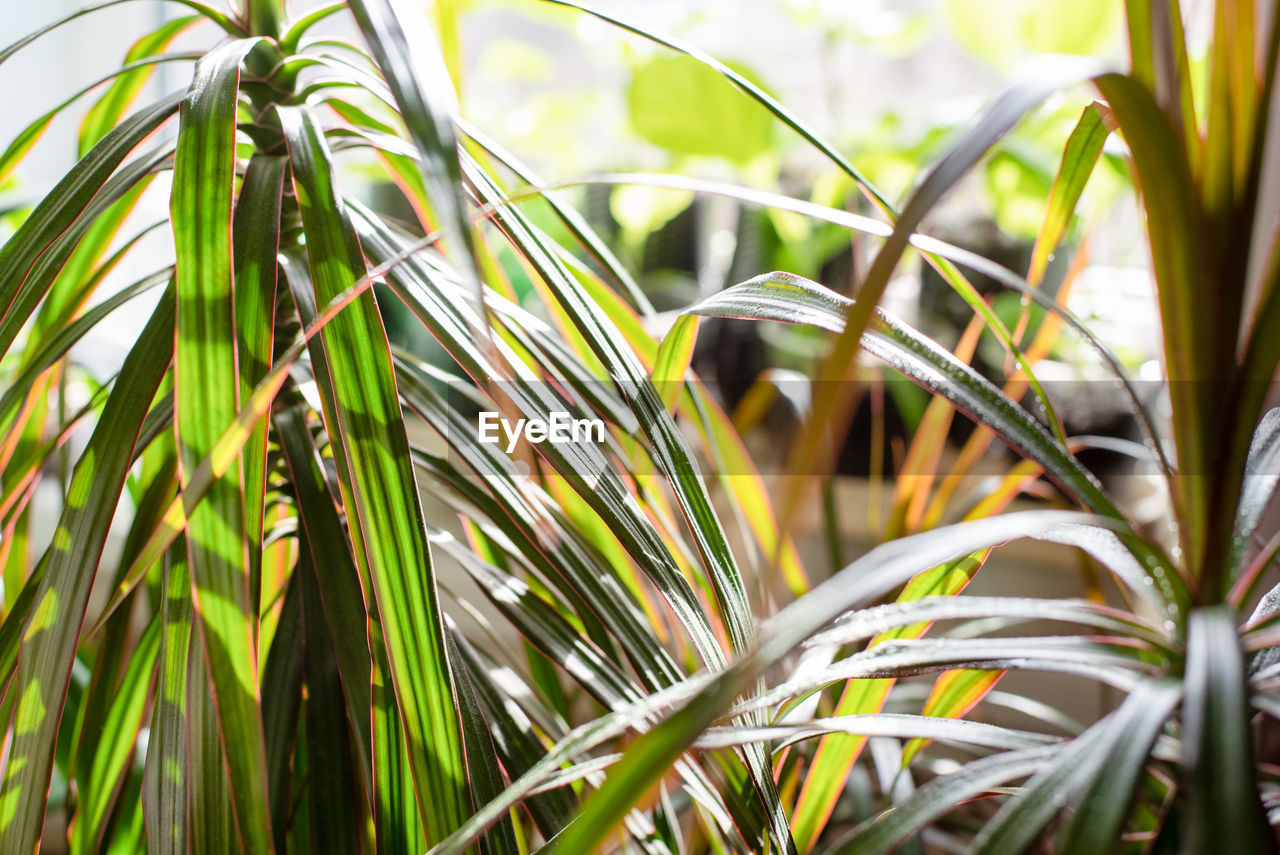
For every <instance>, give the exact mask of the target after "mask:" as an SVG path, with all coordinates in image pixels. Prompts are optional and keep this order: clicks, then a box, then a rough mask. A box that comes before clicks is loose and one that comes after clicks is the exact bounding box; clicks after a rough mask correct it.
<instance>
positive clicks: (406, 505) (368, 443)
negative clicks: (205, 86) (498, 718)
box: [279, 108, 469, 842]
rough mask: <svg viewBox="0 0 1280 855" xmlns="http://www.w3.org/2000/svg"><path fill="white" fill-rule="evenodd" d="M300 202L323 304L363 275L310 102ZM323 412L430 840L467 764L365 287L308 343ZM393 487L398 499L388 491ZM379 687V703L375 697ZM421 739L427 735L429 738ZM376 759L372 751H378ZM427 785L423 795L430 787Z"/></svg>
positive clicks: (447, 824)
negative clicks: (368, 582) (369, 585)
mask: <svg viewBox="0 0 1280 855" xmlns="http://www.w3.org/2000/svg"><path fill="white" fill-rule="evenodd" d="M279 116H280V121H281V124H282V126H283V128H284V131H285V138H286V141H287V142H288V145H289V160H290V163H291V165H292V171H293V183H294V191H295V194H296V195H297V198H298V205H299V207H300V209H301V212H302V224H303V230H304V232H305V233H306V238H307V258H308V263H309V266H310V272H311V279H312V283H313V287H314V289H315V294H314V301H315V302H316V303H318V304H321V305H323V304H326V303H327V302H328V301H329V300H331V299H332V298H333V297H334V296H336V295H337V294H339V293H340V292H341V291H343V290H344V289H346V288H348V287H350V286H351V285H352V284H353V283H354V282H356V281H357V280H359V279H360V278H361V277H363V276H364V272H365V269H364V258H363V256H362V254H361V251H360V245H359V242H358V240H357V238H356V236H355V232H354V231H353V230H352V229H351V228H350V226H349V225H348V223H347V221H346V215H345V211H344V209H343V205H342V202H341V200H340V199H339V197H338V195H337V193H336V190H335V188H334V186H333V178H334V176H333V168H332V164H331V162H330V159H329V151H328V147H327V145H326V144H325V142H324V139H323V137H322V136H321V135H320V131H319V128H318V126H317V125H316V123H315V120H314V118H313V117H312V116H311V114H310V112H309V111H307V110H306V109H302V108H288V109H283V108H282V109H280V110H279ZM311 352H312V359H313V362H314V363H315V364H316V365H317V366H323V368H322V369H319V370H317V375H320V374H321V373H323V374H324V375H325V376H324V378H323V379H324V380H325V381H327V382H322V383H321V384H320V388H321V394H322V398H323V399H324V409H325V423H326V426H327V427H328V430H329V436H330V439H331V442H332V443H333V449H334V453H335V458H336V460H337V462H338V473H339V483H340V485H341V488H342V499H343V504H344V506H345V507H346V508H347V514H348V519H349V521H350V526H351V536H352V541H353V544H354V546H355V552H356V558H357V561H358V562H359V564H361V565H362V571H361V572H362V575H365V576H367V577H368V578H369V579H370V580H371V581H372V585H373V594H374V598H375V601H376V604H377V609H378V614H379V616H380V623H381V629H382V632H383V633H384V634H385V638H384V641H385V644H386V651H387V661H388V665H389V667H390V669H391V672H390V674H387V675H386V677H388V678H390V679H391V681H392V683H391V685H390V686H384V687H383V690H384V691H386V690H387V689H391V690H393V691H394V695H395V701H396V704H397V706H398V707H399V711H400V720H401V723H402V726H403V728H404V738H405V742H406V749H407V751H408V758H409V769H410V771H411V772H412V777H413V782H414V785H415V788H416V789H417V791H418V793H419V795H420V798H419V810H420V811H421V817H422V823H423V827H424V829H425V831H426V834H427V839H428V841H430V842H435V841H438V840H441V839H443V838H444V837H445V836H447V835H448V834H449V833H450V832H451V831H452V830H454V829H455V828H457V827H458V826H459V825H460V824H461V823H462V821H463V820H464V819H465V817H466V816H467V814H468V813H469V808H468V802H469V798H468V794H467V790H466V763H465V758H464V756H463V746H462V735H461V732H460V725H459V722H458V713H457V708H456V704H455V701H454V690H453V686H452V679H451V675H450V672H449V666H448V659H447V654H446V651H445V641H444V627H443V621H442V618H441V614H440V604H439V596H438V593H437V591H436V588H435V579H434V575H433V573H432V570H431V555H430V550H429V548H428V545H427V542H426V529H425V520H424V519H423V515H422V507H421V505H420V504H419V501H418V494H417V484H416V482H415V480H414V477H413V465H412V462H411V460H410V456H409V441H408V437H407V435H406V433H405V425H404V417H403V415H402V414H401V412H400V402H399V400H398V399H397V396H396V392H395V384H394V379H393V377H392V369H391V355H390V349H389V347H388V345H387V340H386V333H385V332H384V330H383V328H382V323H381V320H380V319H379V317H378V315H377V307H376V304H375V302H374V299H373V295H372V294H371V293H366V294H365V295H363V296H362V297H360V298H358V299H357V300H355V301H354V302H353V303H352V304H351V307H350V308H349V309H348V310H347V311H345V312H343V314H342V315H340V316H338V317H336V318H334V320H333V321H332V322H331V323H330V324H329V325H328V326H326V327H325V328H324V330H323V331H322V332H321V334H320V336H319V338H318V339H315V340H313V342H312V345H311ZM388 493H390V494H392V495H396V496H398V497H401V499H402V501H397V502H387V501H386V500H385V496H386V495H387V494H388ZM376 694H377V693H376V690H375V705H376V704H377V703H378V698H377V697H376ZM428 740H430V745H429V746H428ZM375 762H376V761H375ZM428 794H429V796H428Z"/></svg>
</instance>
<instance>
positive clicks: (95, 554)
mask: <svg viewBox="0 0 1280 855" xmlns="http://www.w3.org/2000/svg"><path fill="white" fill-rule="evenodd" d="M173 305H174V304H173V298H172V294H171V293H166V296H165V298H164V299H162V300H161V301H160V304H159V306H158V307H157V309H156V311H155V313H154V314H153V315H152V317H151V320H150V321H149V322H148V324H147V326H146V328H145V329H144V331H143V333H142V335H141V337H140V338H139V340H138V342H137V344H135V346H134V348H133V349H132V350H131V351H130V353H129V357H128V358H127V359H126V360H125V364H124V367H123V368H122V369H121V371H120V377H119V379H117V381H116V384H115V386H114V388H113V389H112V392H111V396H110V397H109V398H108V399H107V404H106V407H105V408H104V409H103V413H102V417H101V419H100V420H99V422H98V426H97V428H95V430H94V432H93V436H92V437H91V438H90V440H89V444H88V446H87V447H86V448H85V452H84V454H83V455H82V456H81V458H80V461H79V463H78V464H77V465H76V468H75V472H74V473H73V474H72V478H71V484H70V487H69V488H68V492H67V497H66V506H65V509H64V511H63V515H62V519H61V520H60V521H59V523H58V530H57V532H56V533H55V535H54V540H53V544H52V546H51V547H50V549H49V551H48V552H46V553H45V556H44V558H43V559H41V566H40V567H39V568H38V569H37V570H36V571H35V572H34V573H33V574H32V578H31V580H30V581H29V582H28V585H27V589H29V590H31V592H32V595H31V599H30V600H29V601H28V603H29V606H28V607H29V608H30V613H29V616H28V618H27V620H26V621H25V622H23V623H22V624H21V627H22V629H21V639H22V645H21V649H20V650H19V651H18V663H17V667H18V671H17V676H16V678H15V679H14V681H13V683H11V684H10V686H9V689H8V692H11V693H15V695H14V696H15V698H16V699H17V700H16V703H17V706H16V711H15V719H14V736H13V743H12V746H11V748H10V753H9V761H8V765H7V767H6V770H5V777H4V783H3V786H2V787H0V849H3V850H4V851H6V852H14V853H30V852H34V851H35V850H36V847H37V846H38V844H39V838H40V829H41V825H42V819H43V816H44V808H45V799H46V798H47V795H48V787H49V779H50V775H51V773H52V768H53V757H52V751H53V746H54V740H55V736H56V734H57V732H58V724H59V720H60V718H61V712H62V707H63V702H64V700H65V697H66V690H67V685H68V681H69V679H70V675H71V666H72V661H73V659H74V657H75V650H76V642H77V640H78V636H79V630H80V625H81V622H82V621H83V619H84V612H85V608H86V607H87V605H88V599H89V592H90V589H91V587H92V585H93V579H94V576H95V572H96V570H97V566H98V562H99V560H100V559H101V556H102V549H103V546H104V544H105V543H106V537H107V530H108V528H109V526H110V524H111V518H112V516H113V513H114V511H115V504H116V503H115V500H114V499H112V498H108V497H118V496H119V495H120V491H121V490H122V489H123V487H124V482H125V478H126V476H127V474H128V470H129V467H130V465H131V464H132V457H133V449H134V445H135V443H136V442H137V440H138V436H139V433H140V431H141V429H142V426H143V420H144V417H145V416H146V414H147V409H148V406H149V405H150V403H151V400H152V399H153V398H154V396H155V394H156V390H157V389H158V388H159V386H160V380H161V378H162V377H163V376H164V374H165V372H166V371H167V370H168V367H169V362H170V360H171V359H172V356H173ZM25 596H26V591H25V590H24V592H23V595H22V597H20V600H21V599H23V598H25ZM16 610H17V606H15V614H16V613H17V611H16ZM7 625H8V621H6V627H7Z"/></svg>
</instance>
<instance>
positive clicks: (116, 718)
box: [71, 618, 163, 855]
mask: <svg viewBox="0 0 1280 855" xmlns="http://www.w3.org/2000/svg"><path fill="white" fill-rule="evenodd" d="M162 632H163V623H162V622H161V620H160V619H158V618H153V619H152V621H151V623H150V624H149V625H148V626H147V629H146V631H145V632H144V633H143V635H142V638H141V639H139V641H138V646H137V647H136V648H135V649H134V651H133V655H132V656H131V657H130V659H129V666H128V668H126V669H125V672H124V677H123V678H122V679H121V681H120V686H119V687H118V689H117V691H116V694H115V701H114V702H113V703H112V704H111V708H110V709H109V710H108V712H107V716H106V719H105V721H104V722H103V731H104V732H105V733H108V734H111V736H110V738H109V739H106V740H103V741H101V742H99V743H98V750H97V751H96V752H95V753H94V755H93V760H92V761H91V763H90V764H89V769H88V774H87V775H84V776H77V782H78V783H79V786H80V810H79V812H78V814H77V817H76V822H75V825H74V826H72V830H71V851H72V853H75V854H76V855H78V853H86V852H92V851H94V849H96V848H97V846H98V845H99V844H100V842H101V839H102V836H103V834H104V832H105V831H106V821H107V820H108V819H109V818H110V810H111V806H112V803H113V802H114V801H115V798H116V795H117V794H118V791H119V787H120V785H121V783H122V780H121V779H122V777H123V775H124V773H125V771H127V768H128V764H129V763H130V762H131V761H132V760H133V752H134V739H135V738H136V737H137V734H138V728H139V727H141V725H142V718H143V714H144V713H145V712H146V708H147V700H148V698H149V697H150V694H151V677H152V673H153V672H154V670H155V664H156V655H157V652H158V651H159V649H160V636H161V634H162Z"/></svg>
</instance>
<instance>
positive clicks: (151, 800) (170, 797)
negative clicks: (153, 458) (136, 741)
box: [142, 542, 191, 855]
mask: <svg viewBox="0 0 1280 855" xmlns="http://www.w3.org/2000/svg"><path fill="white" fill-rule="evenodd" d="M160 616H161V620H162V621H163V634H162V635H161V638H160V652H159V674H158V676H157V678H156V698H155V705H154V707H153V708H152V710H151V731H150V736H149V738H148V740H147V761H146V768H145V770H144V772H143V780H142V800H143V815H144V817H145V819H146V832H147V851H148V852H153V853H155V855H185V853H186V852H187V851H188V850H187V783H186V774H187V661H188V657H189V655H190V653H189V650H190V646H191V580H190V578H189V577H188V575H187V549H186V544H185V543H182V542H179V543H178V544H175V546H174V547H173V548H172V549H171V550H169V552H168V553H167V555H166V557H165V561H164V574H163V577H162V581H161V586H160Z"/></svg>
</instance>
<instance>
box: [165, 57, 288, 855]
mask: <svg viewBox="0 0 1280 855" xmlns="http://www.w3.org/2000/svg"><path fill="white" fill-rule="evenodd" d="M256 44H257V41H256V40H252V39H249V40H242V41H235V42H229V43H228V44H225V45H223V46H221V47H219V48H216V49H215V50H213V51H211V52H210V53H209V54H208V55H207V56H206V57H205V58H204V59H203V60H201V62H200V64H199V65H198V66H197V68H196V76H195V79H194V80H193V82H192V85H191V89H190V90H189V92H188V94H187V97H186V98H185V99H184V100H183V103H182V116H181V123H180V127H179V131H178V149H177V156H176V159H175V161H174V175H173V191H172V195H171V200H170V207H171V214H172V220H173V232H174V244H175V251H176V254H177V267H176V271H175V276H174V280H175V282H176V286H177V293H178V312H177V349H176V353H175V359H174V396H175V400H176V402H177V411H176V414H175V428H176V436H177V442H178V453H179V460H180V462H181V469H180V474H181V481H182V486H183V488H184V489H185V488H186V487H187V485H188V484H189V483H190V481H191V478H192V475H193V473H194V472H195V470H196V469H197V468H198V467H199V466H200V464H201V462H202V461H203V460H204V458H205V457H206V455H208V454H209V453H210V452H212V451H213V450H214V447H215V446H216V444H217V442H218V440H219V438H220V436H221V434H222V432H223V430H224V428H225V427H226V425H228V424H230V423H232V422H234V421H235V419H236V416H237V413H238V411H239V393H240V388H241V383H242V380H241V377H240V376H239V372H238V370H237V367H238V366H237V356H236V349H237V341H236V323H235V310H234V309H235V298H234V266H235V260H236V259H235V256H234V255H233V250H232V217H233V198H234V190H235V134H236V113H237V101H238V93H239V84H240V63H241V61H242V60H243V59H244V57H245V56H246V55H247V54H248V53H249V51H250V50H252V49H253V47H254V46H255V45H256ZM250 335H254V333H250ZM268 341H269V339H268ZM248 531H249V529H248V528H247V526H246V519H245V493H244V489H243V486H242V481H241V473H240V471H239V468H238V467H235V466H232V467H231V468H230V469H229V470H228V471H227V472H226V474H224V475H223V476H222V478H221V479H219V480H218V481H217V482H215V483H214V484H213V485H212V487H211V488H210V490H209V494H208V496H206V497H205V500H204V501H203V502H201V503H200V505H199V506H197V507H196V508H195V510H194V511H193V512H192V513H191V516H190V522H189V523H188V529H187V549H188V551H189V553H190V562H191V584H192V592H193V597H194V603H195V610H196V616H197V621H196V623H197V626H198V627H199V628H200V636H201V638H202V640H203V646H204V651H205V656H206V659H207V665H208V674H209V678H210V681H211V685H212V692H213V702H214V707H215V709H216V713H217V716H216V722H217V728H218V729H220V730H221V732H222V733H223V734H224V736H225V739H224V743H225V749H226V759H227V763H228V766H229V776H230V782H229V787H230V791H231V796H232V798H233V799H234V802H235V818H236V830H237V834H238V838H239V841H240V847H241V848H242V850H243V851H244V852H246V853H265V852H269V851H271V850H272V848H273V847H272V835H271V822H270V816H269V813H268V805H269V801H268V795H267V764H266V748H265V744H264V737H263V730H262V711H261V699H260V687H259V677H258V652H257V638H256V625H257V616H258V604H257V603H256V602H254V601H253V600H252V591H253V589H252V587H251V582H250V569H251V565H250V561H249V558H248V552H249V546H248V542H247V534H248ZM196 682H198V681H197V680H196V679H195V678H194V677H192V683H193V684H195V683H196ZM209 751H210V754H209V756H206V757H205V758H204V759H205V760H206V761H211V760H212V748H210V749H209ZM214 836H216V834H215V835H214Z"/></svg>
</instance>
